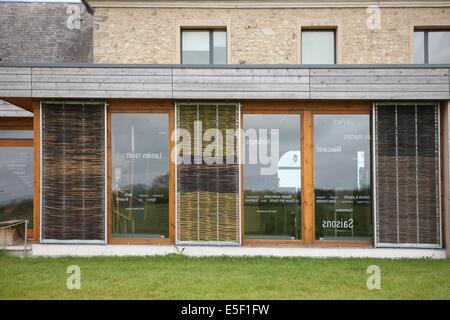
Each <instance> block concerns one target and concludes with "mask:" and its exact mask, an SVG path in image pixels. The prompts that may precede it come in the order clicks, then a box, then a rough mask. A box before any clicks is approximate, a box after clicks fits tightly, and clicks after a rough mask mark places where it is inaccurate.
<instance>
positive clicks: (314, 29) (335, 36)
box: [298, 26, 338, 65]
mask: <svg viewBox="0 0 450 320" xmlns="http://www.w3.org/2000/svg"><path fill="white" fill-rule="evenodd" d="M303 32H333V42H334V43H333V50H334V59H333V60H334V62H333V64H338V43H337V42H338V27H336V26H311V27H307V26H304V27H300V40H299V53H298V56H299V63H300V64H305V63H303V54H302V52H303ZM323 64H326V63H318V64H317V65H323Z"/></svg>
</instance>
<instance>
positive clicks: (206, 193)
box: [176, 103, 240, 244]
mask: <svg viewBox="0 0 450 320" xmlns="http://www.w3.org/2000/svg"><path fill="white" fill-rule="evenodd" d="M176 111H177V112H176V116H177V128H178V130H180V129H185V130H187V131H188V132H189V133H190V136H191V148H190V150H186V152H185V153H184V154H182V153H181V152H180V150H179V152H178V158H177V242H178V243H205V242H208V243H219V244H225V243H228V244H239V241H240V228H239V224H240V222H239V164H238V161H237V159H238V145H237V138H235V140H234V143H233V146H231V147H228V148H227V147H226V143H225V141H226V130H227V129H232V130H237V129H238V125H239V106H238V105H237V104H205V103H202V104H192V103H189V104H187V103H186V104H183V103H179V104H177V110H176ZM195 121H201V124H202V125H201V130H197V131H195V130H194V126H195ZM207 129H218V130H219V131H220V132H221V134H222V137H223V144H219V143H218V144H217V148H216V150H220V151H221V154H218V153H216V154H213V155H212V157H213V159H205V158H204V157H202V153H203V151H204V150H205V148H206V147H207V145H208V144H210V143H211V141H203V139H202V137H203V135H204V133H205V131H206V130H207ZM212 160H216V161H212ZM212 162H214V163H213V164H211V163H212Z"/></svg>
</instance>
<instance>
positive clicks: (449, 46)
mask: <svg viewBox="0 0 450 320" xmlns="http://www.w3.org/2000/svg"><path fill="white" fill-rule="evenodd" d="M428 56H429V58H428V60H429V61H428V63H450V31H430V32H428Z"/></svg>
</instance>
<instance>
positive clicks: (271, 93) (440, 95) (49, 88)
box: [0, 65, 450, 105]
mask: <svg viewBox="0 0 450 320" xmlns="http://www.w3.org/2000/svg"><path fill="white" fill-rule="evenodd" d="M449 74H450V72H449V68H445V67H444V68H443V67H438V66H421V67H417V66H395V65H393V66H391V67H385V66H380V65H369V66H356V65H355V66H351V65H347V66H344V65H335V66H333V67H329V68H324V67H323V66H320V65H317V66H309V67H305V65H271V66H269V65H268V66H252V65H234V66H233V65H227V66H220V67H218V66H217V65H216V66H202V67H189V66H186V65H172V66H161V65H142V66H127V67H124V66H120V65H117V66H114V65H109V66H82V65H80V66H54V67H51V66H35V67H30V66H21V67H13V66H1V65H0V78H2V79H5V80H2V81H0V96H1V97H3V98H8V97H10V98H15V99H16V98H60V99H64V98H66V97H72V98H76V99H86V98H92V99H124V98H127V99H190V100H194V99H224V100H229V99H268V100H275V99H276V100H295V99H306V100H342V99H344V100H366V101H367V100H380V99H384V100H402V101H408V100H410V99H421V100H422V99H432V100H436V99H442V100H449V99H450V84H449ZM8 100H10V99H8ZM22 102H23V103H25V100H23V101H22ZM18 105H20V104H18ZM22 105H23V104H22Z"/></svg>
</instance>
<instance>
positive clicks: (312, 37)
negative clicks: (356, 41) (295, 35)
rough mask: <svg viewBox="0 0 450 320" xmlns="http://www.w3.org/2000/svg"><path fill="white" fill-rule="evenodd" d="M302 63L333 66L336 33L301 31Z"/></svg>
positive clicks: (330, 31) (329, 31) (320, 30)
mask: <svg viewBox="0 0 450 320" xmlns="http://www.w3.org/2000/svg"><path fill="white" fill-rule="evenodd" d="M301 48H302V53H301V54H302V63H303V64H335V63H336V31H335V30H324V29H318V30H302V45H301Z"/></svg>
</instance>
